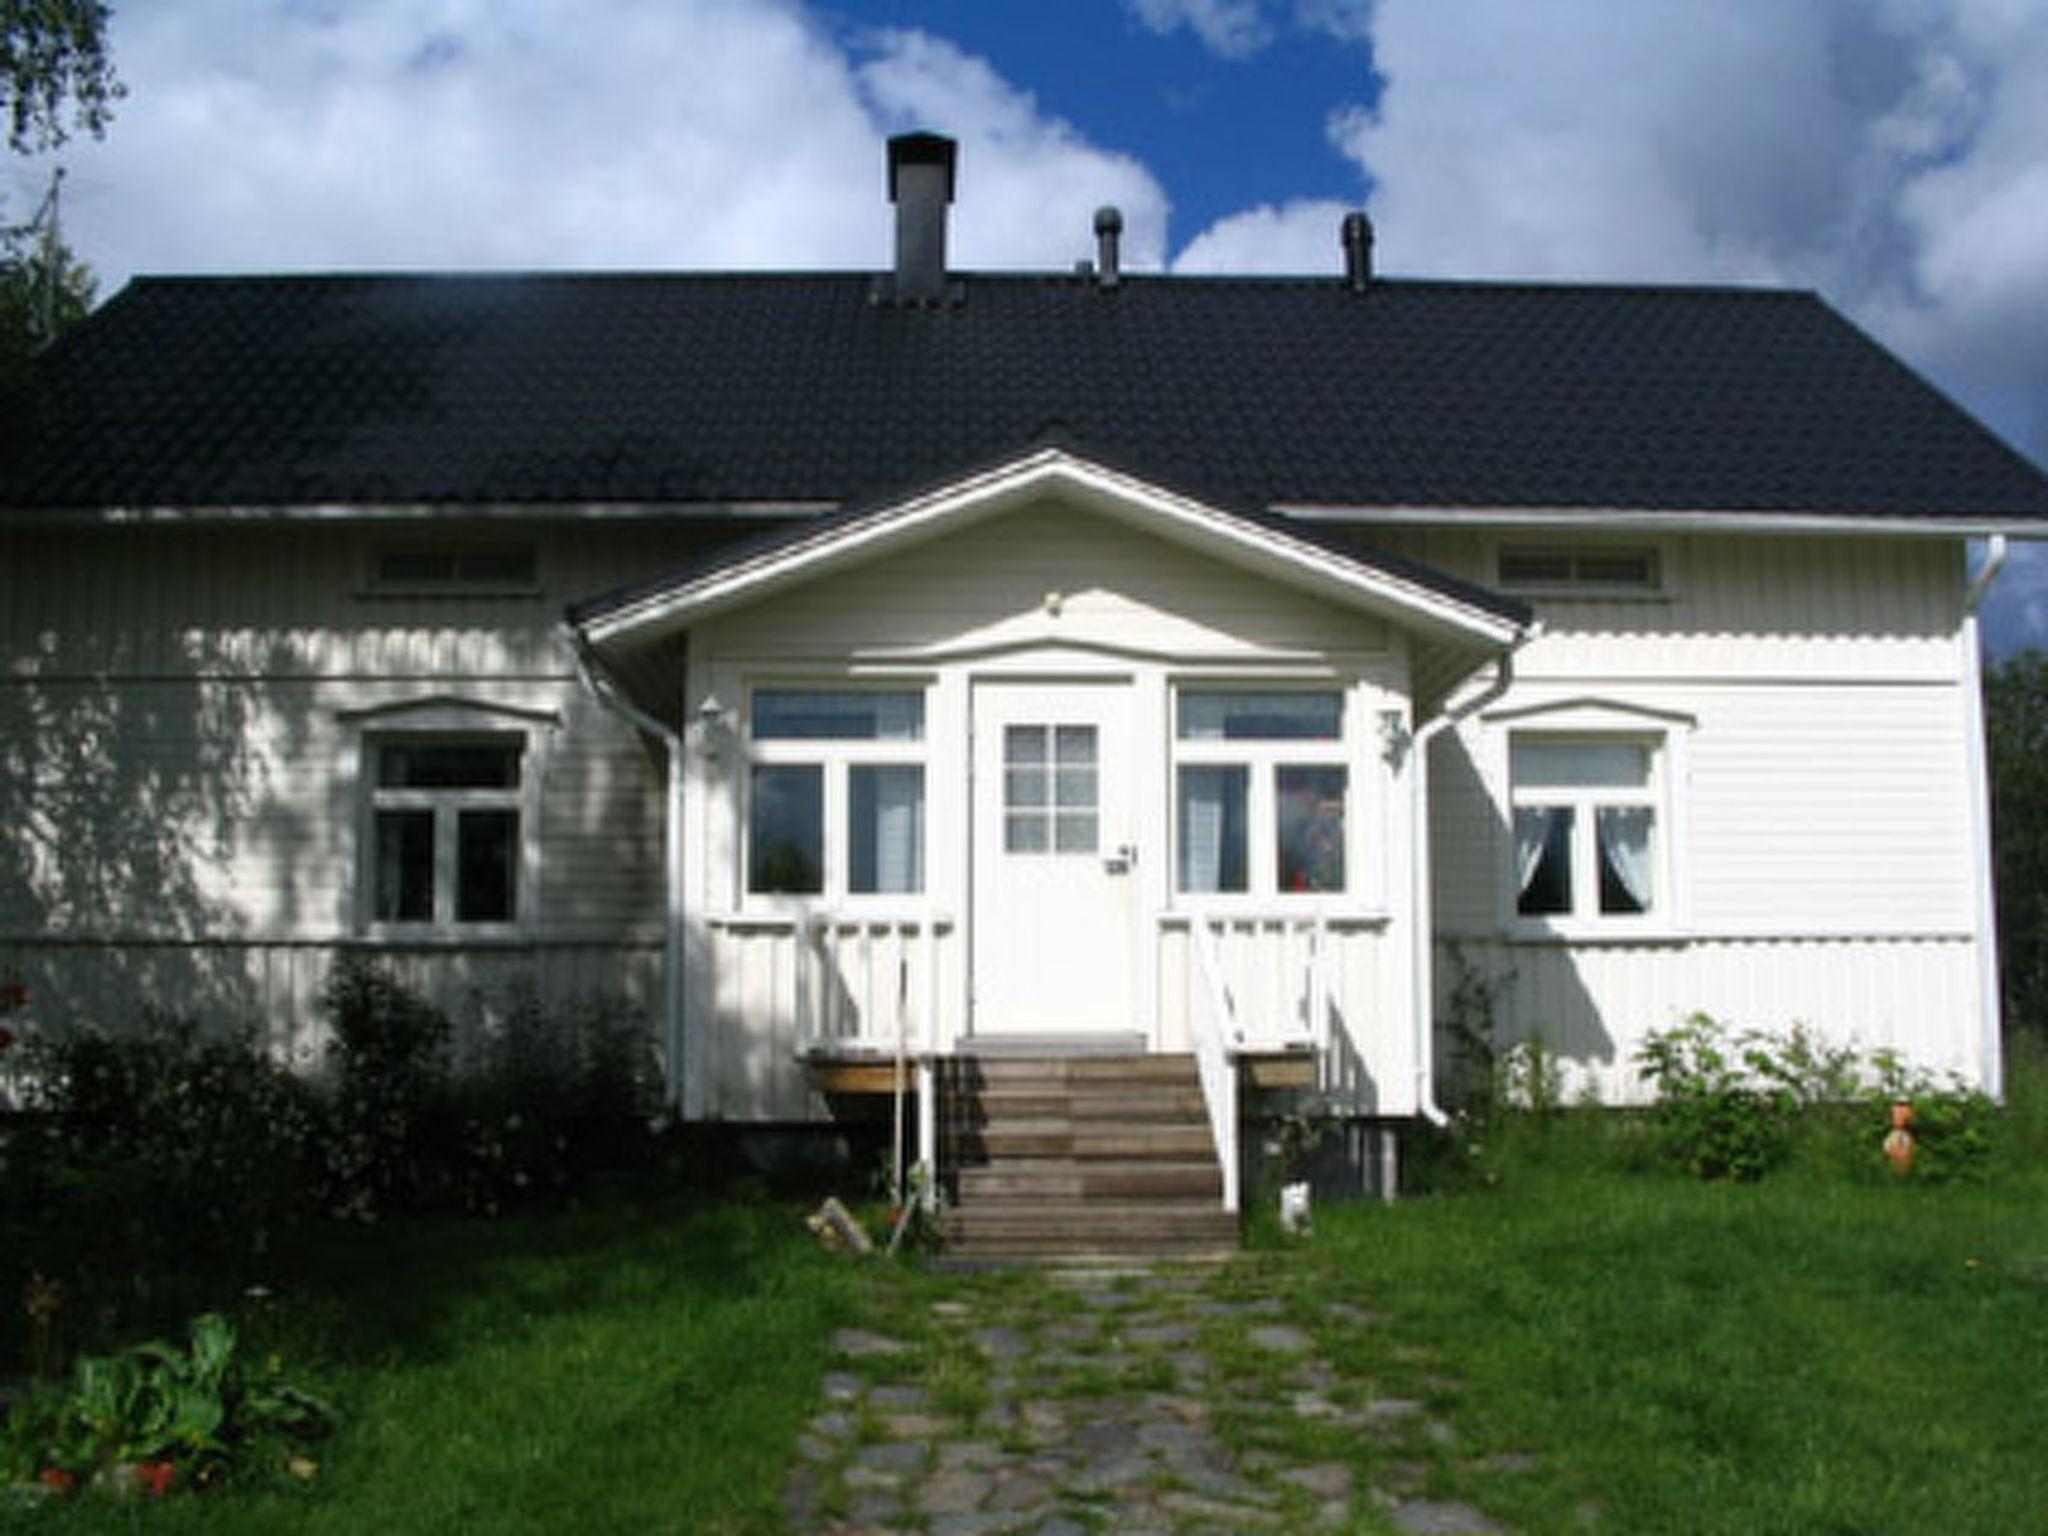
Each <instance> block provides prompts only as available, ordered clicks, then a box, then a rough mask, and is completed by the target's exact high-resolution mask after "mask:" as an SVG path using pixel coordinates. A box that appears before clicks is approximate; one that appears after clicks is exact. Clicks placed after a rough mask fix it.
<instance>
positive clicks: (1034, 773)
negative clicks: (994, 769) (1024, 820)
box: [1003, 768, 1050, 811]
mask: <svg viewBox="0 0 2048 1536" xmlns="http://www.w3.org/2000/svg"><path fill="white" fill-rule="evenodd" d="M1047 787H1048V785H1047V781H1046V777H1045V770H1044V769H1043V768H1005V769H1004V770H1003V804H1004V805H1006V806H1008V807H1009V808H1010V809H1011V810H1013V811H1021V810H1037V809H1039V808H1041V807H1043V806H1045V805H1047V804H1048V803H1050V802H1049V801H1048V800H1047V798H1046V790H1047Z"/></svg>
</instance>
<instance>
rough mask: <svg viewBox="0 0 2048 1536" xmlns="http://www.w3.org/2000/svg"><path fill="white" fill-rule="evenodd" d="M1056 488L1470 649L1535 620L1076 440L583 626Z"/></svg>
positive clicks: (795, 579)
mask: <svg viewBox="0 0 2048 1536" xmlns="http://www.w3.org/2000/svg"><path fill="white" fill-rule="evenodd" d="M1046 500H1057V501H1059V502H1061V503H1063V504H1065V505H1068V506H1073V507H1077V508H1080V509H1082V510H1084V511H1089V512H1093V513H1096V514H1098V515H1100V516H1103V517H1107V518H1111V519H1114V520H1116V521H1118V522H1121V523H1124V524H1126V525H1128V526H1131V527H1134V528H1137V529H1139V530H1141V531H1143V532H1146V533H1150V534H1152V535H1154V536H1156V537H1159V538H1163V539H1166V540H1169V541H1171V542H1173V543H1176V544H1180V545H1182V546H1184V547H1187V548H1190V549H1193V550H1196V551H1198V552H1201V553H1205V554H1207V555H1209V556H1210V557H1211V558H1214V559H1217V560H1219V561H1222V562H1225V563H1227V564H1230V565H1233V566H1236V567H1238V568H1240V569H1243V570H1246V571H1249V572H1252V573H1254V574H1257V575H1261V576H1264V577H1266V578H1269V579H1271V580H1274V581H1277V582H1280V583H1282V584H1284V585H1287V586H1291V587H1294V588H1296V589H1298V590H1300V591H1302V592H1304V593H1308V594H1311V595H1314V596H1317V597H1320V598H1323V599H1326V600H1328V601H1331V602H1334V603H1337V604H1339V605H1341V606H1346V607H1350V608H1353V609H1357V610H1360V611H1364V612H1370V613H1373V614H1375V615H1377V616H1380V617H1382V618H1387V619H1390V620H1392V621H1394V622H1396V623H1398V624H1401V625H1403V626H1405V627H1407V628H1409V629H1411V630H1416V631H1420V632H1422V633H1423V634H1424V635H1425V636H1427V637H1428V638H1430V639H1432V640H1435V641H1437V642H1439V643H1443V644H1447V645H1450V646H1452V647H1454V648H1457V649H1465V650H1474V651H1479V652H1486V653H1492V652H1498V651H1501V650H1505V649H1507V648H1509V647H1511V646H1513V645H1515V644H1517V643H1518V642H1519V641H1520V640H1521V639H1522V638H1523V637H1524V635H1525V634H1526V632H1527V630H1528V629H1529V626H1530V625H1531V624H1532V623H1533V614H1532V612H1531V610H1530V609H1529V608H1528V607H1527V606H1526V605H1525V604H1523V603H1520V602H1518V601H1517V600H1515V599H1513V598H1508V597H1504V596H1502V595H1500V594H1498V593H1494V592H1490V591H1487V590H1486V589H1484V588H1481V587H1475V586H1471V585H1469V584H1467V583H1464V582H1460V581H1457V580H1456V579H1454V578H1452V577H1449V576H1444V575H1442V574H1440V573H1437V572H1433V571H1430V570H1428V569H1426V568H1424V567H1421V566H1415V565H1412V564H1408V563H1406V562H1400V561H1395V560H1393V559H1390V558H1387V557H1382V556H1379V555H1376V554H1374V553H1373V552H1371V551H1368V550H1364V549H1360V548H1357V547H1355V546H1351V545H1348V544H1344V543H1341V542H1339V541H1335V540H1333V539H1331V538H1330V537H1329V536H1328V535H1327V534H1323V533H1320V532H1319V531H1317V530H1313V529H1309V528H1292V527H1290V526H1288V523H1287V520H1286V519H1285V518H1281V517H1275V516H1270V515H1260V514H1253V513H1246V512H1239V511H1232V510H1228V509H1225V508H1222V507H1218V506H1214V505H1211V504H1209V503H1207V502H1204V501H1201V500H1198V499H1197V498H1195V497H1192V496H1189V495H1185V494H1183V493H1181V492H1178V491H1173V490H1169V489H1167V488H1165V487H1162V486H1160V485H1158V484H1156V483H1154V482H1152V481H1149V480H1146V479H1144V478H1143V477H1141V476H1138V475H1135V474H1132V473H1129V472H1127V471H1124V470H1121V469H1115V468H1111V467H1109V466H1107V465H1104V464H1102V463H1100V462H1098V461H1095V460H1092V459H1088V458H1085V457H1082V456H1079V455H1077V454H1075V453H1072V452H1070V451H1069V450H1067V449H1064V448H1041V449H1036V450H1033V451H1032V452H1029V453H1026V454H1023V455H1021V456H1019V457H1017V458H1014V459H1010V460H1006V461H1004V462H1002V463H1000V464H998V465H995V466H994V467H991V468H988V469H985V470H982V471H979V472H977V473H974V474H970V475H967V476H964V477H961V478H958V479H955V480H951V481H948V482H946V483H945V484H943V485H940V486H937V487H935V488H932V489H930V490H927V491H924V492H921V493H918V494H914V495H911V496H909V497H907V498H903V499H899V500H894V501H891V502H887V503H884V504H880V505H877V506H874V507H870V508H866V509H861V510H855V511H848V512H844V513H840V514H837V515H834V516H832V517H829V518H825V519H822V520H820V521H819V522H818V523H817V524H815V525H812V526H808V527H793V528H790V529H787V530H782V531H779V532H778V533H777V534H776V535H775V536H774V537H772V538H769V539H766V540H763V541H760V542H757V543H755V544H753V545H751V546H749V547H748V548H747V549H745V550H742V551H739V552H737V553H734V554H731V555H729V556H723V557H717V558H715V559H714V560H713V561H712V562H711V563H709V564H707V565H704V566H698V567H693V568H691V569H688V570H684V571H680V572H677V573H676V574H674V575H673V576H671V577H668V578H665V579H662V580H659V581H656V582H654V583H651V584H649V585H646V586H643V587H640V588H636V589H632V590H628V591H625V592H620V593H614V594H609V595H607V596H604V597H599V598H595V599H592V600H591V601H589V602H586V603H582V604H578V605H577V606H575V607H573V608H572V609H571V610H570V612H569V615H568V619H569V623H570V625H571V627H572V628H573V629H574V630H575V631H576V632H577V633H578V634H579V635H580V636H581V637H582V638H583V639H584V640H585V641H587V642H588V643H589V644H591V645H594V646H596V647H599V648H601V649H614V648H621V649H624V648H637V647H638V646H640V645H643V644H647V643H651V642H653V641H656V640H659V639H663V638H665V637H667V636H670V635H673V634H675V633H677V632H679V631H683V630H688V629H690V628H692V627H694V626H696V625H698V624H701V623H703V622H704V621H705V620H707V619H710V618H713V617H715V616H716V615H718V614H720V613H724V612H727V611H729V610H731V609H735V608H740V607H745V606H747V605H749V604H752V603H755V602H758V601H760V600H762V599H764V598H767V597H770V596H772V595H774V594H776V593H779V592H783V591H786V590H789V589H792V588H795V587H799V586H802V585H804V584H806V583H808V582H812V581H816V580H819V579H821V578H823V577H826V576H829V575H831V574H833V573H834V572H837V571H840V570H844V569H848V568H851V567H853V566H856V565H860V564H864V563H865V562H867V561H869V560H873V559H878V558H881V557H883V556H886V555H889V554H893V553H896V552H899V551H901V550H905V549H908V548H911V547H913V546H915V545H917V544H919V543H922V542H923V541H925V540H927V539H931V538H936V537H939V536H941V535H943V534H946V533H948V532H952V531H955V530H958V529H961V528H964V527H967V526H970V525H972V524H974V523H976V522H979V521H982V520H983V519H986V518H991V517H997V516H1001V515H1003V514H1004V513H1007V512H1012V511H1017V510H1020V509H1022V508H1024V507H1026V506H1029V505H1032V504H1034V503H1037V502H1042V501H1046Z"/></svg>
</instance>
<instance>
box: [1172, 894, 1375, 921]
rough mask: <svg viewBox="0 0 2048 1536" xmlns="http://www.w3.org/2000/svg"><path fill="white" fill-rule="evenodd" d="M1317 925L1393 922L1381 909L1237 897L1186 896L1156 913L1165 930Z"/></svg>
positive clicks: (1306, 899) (1279, 898) (1291, 899)
mask: <svg viewBox="0 0 2048 1536" xmlns="http://www.w3.org/2000/svg"><path fill="white" fill-rule="evenodd" d="M1318 920H1320V921H1321V922H1323V923H1325V924H1327V925H1328V926H1330V927H1332V928H1384V927H1386V926H1388V925H1389V924H1390V923H1392V922H1393V920H1394V915H1393V913H1391V912H1389V911H1388V910H1387V909H1386V908H1384V907H1358V906H1344V905H1341V904H1338V903H1335V902H1327V901H1316V900H1314V899H1313V898H1301V897H1295V898H1283V897H1277V896H1275V897H1252V898H1250V899H1246V898H1242V897H1237V898H1230V899H1223V900H1214V901H1194V900H1190V899H1189V898H1187V897H1186V896H1183V897H1182V898H1181V901H1180V902H1179V903H1178V904H1177V905H1175V906H1172V907H1169V908H1168V909H1167V910H1166V911H1164V912H1161V913H1160V914H1159V923H1160V926H1161V927H1165V928H1185V927H1187V926H1188V925H1189V924H1190V923H1195V922H1223V923H1289V922H1316V921H1318Z"/></svg>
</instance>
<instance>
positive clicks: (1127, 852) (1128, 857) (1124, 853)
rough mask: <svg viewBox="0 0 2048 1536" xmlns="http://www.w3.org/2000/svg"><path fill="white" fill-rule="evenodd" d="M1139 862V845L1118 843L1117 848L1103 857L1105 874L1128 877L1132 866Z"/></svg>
mask: <svg viewBox="0 0 2048 1536" xmlns="http://www.w3.org/2000/svg"><path fill="white" fill-rule="evenodd" d="M1137 862H1138V845H1137V844H1135V843H1118V844H1117V845H1116V847H1114V848H1112V849H1111V850H1110V851H1109V852H1108V853H1105V854H1104V855H1103V856H1102V868H1103V872H1104V873H1105V874H1111V875H1128V874H1129V873H1130V872H1131V866H1132V865H1134V864H1136V863H1137Z"/></svg>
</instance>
